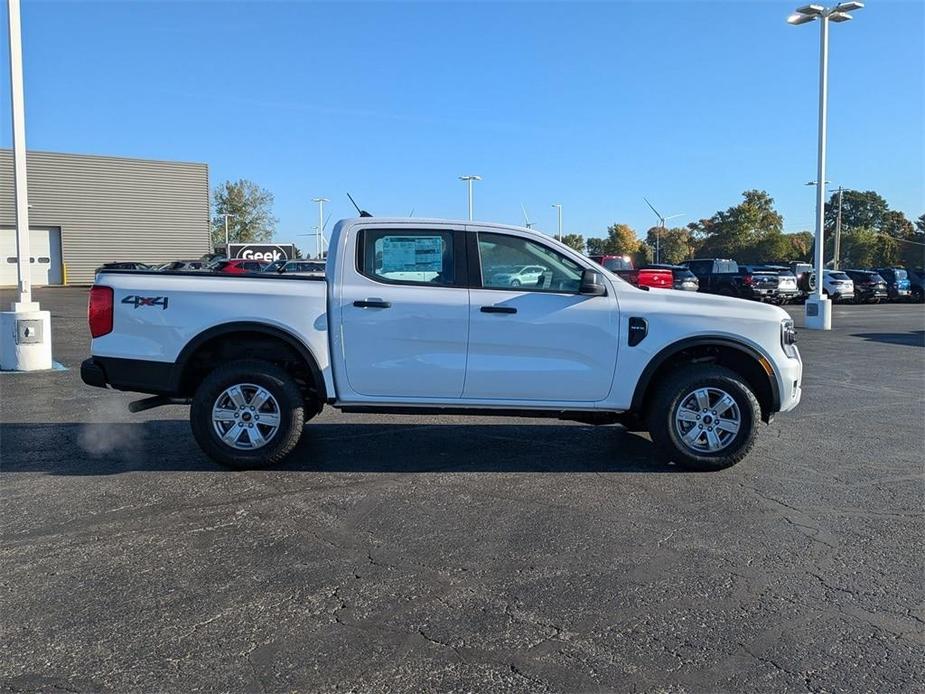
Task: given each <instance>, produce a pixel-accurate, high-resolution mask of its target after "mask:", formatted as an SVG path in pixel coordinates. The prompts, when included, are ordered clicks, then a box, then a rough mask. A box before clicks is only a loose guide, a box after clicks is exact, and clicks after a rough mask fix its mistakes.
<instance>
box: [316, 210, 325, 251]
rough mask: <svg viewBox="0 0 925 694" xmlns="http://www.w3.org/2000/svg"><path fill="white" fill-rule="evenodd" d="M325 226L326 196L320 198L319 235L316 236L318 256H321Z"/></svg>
mask: <svg viewBox="0 0 925 694" xmlns="http://www.w3.org/2000/svg"><path fill="white" fill-rule="evenodd" d="M323 226H324V198H319V199H318V237H317V238H316V243H315V250H317V251H318V255H316V256H315V257H316V258H320V257H321V234H322V232H323V229H322V227H323Z"/></svg>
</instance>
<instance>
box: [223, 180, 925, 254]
mask: <svg viewBox="0 0 925 694" xmlns="http://www.w3.org/2000/svg"><path fill="white" fill-rule="evenodd" d="M212 210H213V214H212V242H213V246H215V245H219V246H220V245H223V244H224V242H225V214H228V237H229V239H230V240H231V241H232V242H242V243H254V242H261V241H271V240H272V239H273V234H274V233H275V231H276V226H277V223H278V220H277V219H276V217H274V216H273V193H271V192H270V191H269V190H267V189H265V188H261V187H260V186H258V185H257V184H256V183H254V182H253V181H248V180H246V179H241V180H238V181H225V182H224V183H222V184H221V185H219V186H217V187H216V188H215V189H214V190H213V192H212ZM837 218H838V193H833V194H832V197H831V198H829V201H828V202H827V203H826V205H825V229H824V230H825V247H824V253H825V257H826V258H827V259H832V257H833V255H834V245H835V234H834V232H835V227H836V223H837ZM841 229H842V234H841V248H840V254H839V255H840V256H841V263H840V266H841V267H846V268H847V267H858V268H863V267H885V266H891V265H905V266H908V267H923V266H925V214H923V215H921V216H920V217H919V218H918V219H917V220H916V221H915V222H914V223H913V222H911V221H910V220H909V219H908V218H907V217H906V215H904V214H903V213H902V212H900V211H899V210H891V209H890V206H889V205H888V204H887V201H886V200H885V199H884V198H883V197H882V196H880V195H879V194H878V193H876V192H874V191H872V190H868V191H860V190H843V191H842V201H841ZM562 241H563V242H564V243H565V244H567V245H568V246H571V247H572V248H574V249H575V250H577V251H580V252H582V253H587V254H588V255H628V256H630V257H631V258H633V260H634V262H635V263H636V264H637V266H638V265H645V264H647V263H651V262H653V260H654V258H655V248H656V244H657V245H658V247H659V258H660V260H661V262H663V263H671V264H677V263H681V262H684V261H685V260H690V259H691V258H694V257H706V258H734V259H735V260H737V261H739V262H740V263H765V262H787V261H791V260H797V261H810V260H811V259H812V255H813V245H814V238H813V233H812V232H810V231H800V232H797V233H792V234H785V233H784V218H783V217H782V216H781V214H780V213H779V212H777V210H775V209H774V199H773V198H772V197H771V196H770V195H768V193H767V192H766V191H763V190H746V191H745V192H744V193H742V202H740V203H739V204H738V205H733V206H732V207H729V208H728V209H726V210H718V211H717V212H716V213H715V214H714V215H713V216H711V217H709V218H706V219H700V220H698V221H696V222H691V223H690V224H688V225H687V226H684V227H671V228H668V229H659V228H657V227H651V228H650V229H649V230H648V231H647V232H646V235H645V238H643V239H640V238H639V236H638V235H637V233H636V231H635V230H634V229H633V228H632V227H630V226H629V225H627V224H611V225H610V226H609V227H608V228H607V233H606V236H603V237H590V238H585V237H584V236H582V235H581V234H567V235H565V236H563V237H562Z"/></svg>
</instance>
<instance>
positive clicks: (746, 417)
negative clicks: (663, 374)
mask: <svg viewBox="0 0 925 694" xmlns="http://www.w3.org/2000/svg"><path fill="white" fill-rule="evenodd" d="M760 420H761V409H760V406H759V405H758V400H757V399H756V398H755V394H754V393H753V392H752V390H751V388H750V387H749V386H748V384H747V383H746V381H745V380H744V379H742V377H741V376H739V375H738V374H737V373H735V372H734V371H731V370H729V369H726V368H723V367H719V366H689V367H686V368H683V369H681V370H679V371H677V372H675V373H673V374H671V375H670V376H669V377H668V378H666V380H665V381H664V382H663V383H661V384H659V385H658V386H657V389H656V392H655V394H654V398H653V400H652V406H651V408H650V410H649V416H648V423H649V433H650V434H651V435H652V440H653V441H654V442H655V443H656V445H658V446H659V448H661V449H662V451H663V452H664V453H665V454H666V457H668V458H669V459H670V460H673V461H674V462H676V463H678V464H680V465H683V466H685V467H688V468H691V469H695V470H720V469H722V468H725V467H729V466H730V465H735V464H736V463H737V462H739V461H740V460H742V459H743V458H744V457H745V456H746V455H748V452H749V451H750V450H751V448H752V446H753V445H754V443H755V434H756V428H757V425H758V422H759V421H760Z"/></svg>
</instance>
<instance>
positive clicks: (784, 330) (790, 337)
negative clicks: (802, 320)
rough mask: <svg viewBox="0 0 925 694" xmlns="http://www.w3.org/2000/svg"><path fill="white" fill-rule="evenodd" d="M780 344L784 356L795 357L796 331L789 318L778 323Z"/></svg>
mask: <svg viewBox="0 0 925 694" xmlns="http://www.w3.org/2000/svg"><path fill="white" fill-rule="evenodd" d="M780 344H781V347H783V348H784V354H786V355H787V356H788V357H791V358H794V357H796V356H797V348H796V344H797V330H796V328H794V327H793V321H792V320H791V319H789V318H788V319H786V320H782V321H781V322H780Z"/></svg>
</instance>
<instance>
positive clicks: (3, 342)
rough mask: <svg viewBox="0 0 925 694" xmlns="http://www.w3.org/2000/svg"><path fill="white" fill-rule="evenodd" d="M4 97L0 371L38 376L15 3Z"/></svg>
mask: <svg viewBox="0 0 925 694" xmlns="http://www.w3.org/2000/svg"><path fill="white" fill-rule="evenodd" d="M7 9H8V15H9V26H8V31H9V39H10V95H11V97H12V98H11V104H10V105H11V106H12V113H11V115H12V121H13V186H14V189H15V193H14V196H15V200H16V203H15V204H16V277H17V292H16V301H14V302H13V305H12V307H11V310H10V311H2V312H0V335H2V336H3V337H2V339H0V369H3V370H5V371H42V370H45V369H50V368H51V367H52V360H51V313H50V312H49V311H42V310H40V308H39V304H38V302H37V301H33V300H32V277H31V272H32V270H31V267H30V265H31V255H32V253H31V249H30V248H29V245H30V244H29V240H30V239H29V193H28V188H29V186H28V183H27V179H26V105H25V97H24V91H25V90H24V88H23V74H22V29H21V26H20V14H19V0H7Z"/></svg>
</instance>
